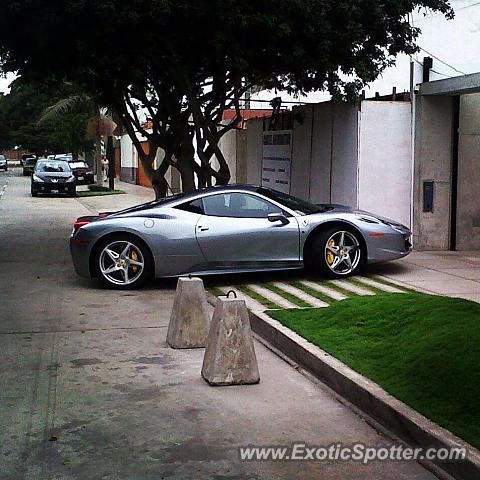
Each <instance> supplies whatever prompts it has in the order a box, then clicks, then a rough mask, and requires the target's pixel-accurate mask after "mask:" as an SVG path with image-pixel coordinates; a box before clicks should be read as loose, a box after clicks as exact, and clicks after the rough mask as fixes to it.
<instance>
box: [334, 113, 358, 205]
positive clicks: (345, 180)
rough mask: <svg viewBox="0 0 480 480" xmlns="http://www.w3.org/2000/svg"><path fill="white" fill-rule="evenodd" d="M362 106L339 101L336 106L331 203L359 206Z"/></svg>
mask: <svg viewBox="0 0 480 480" xmlns="http://www.w3.org/2000/svg"><path fill="white" fill-rule="evenodd" d="M358 116H359V113H358V107H357V106H356V105H350V104H335V105H334V109H333V126H332V130H333V135H332V172H331V192H332V194H331V200H330V201H331V203H339V204H343V205H347V206H349V207H356V206H357V204H358V200H357V164H358Z"/></svg>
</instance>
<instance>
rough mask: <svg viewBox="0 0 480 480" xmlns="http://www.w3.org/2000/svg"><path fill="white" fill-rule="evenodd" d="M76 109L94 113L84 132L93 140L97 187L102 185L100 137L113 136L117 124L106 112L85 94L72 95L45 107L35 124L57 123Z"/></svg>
mask: <svg viewBox="0 0 480 480" xmlns="http://www.w3.org/2000/svg"><path fill="white" fill-rule="evenodd" d="M78 109H82V110H84V111H85V110H86V111H94V112H95V115H94V116H92V117H91V118H89V119H88V120H87V122H86V125H85V132H86V136H87V138H91V139H93V140H95V161H94V162H95V173H96V177H97V185H103V172H102V163H101V146H102V137H103V136H111V135H113V131H114V130H115V128H116V126H117V124H116V123H115V122H114V121H113V120H112V118H111V117H110V116H109V115H108V112H107V111H106V110H105V113H107V114H104V113H102V108H101V107H100V106H99V105H98V104H96V103H95V102H94V101H93V99H92V98H91V97H90V96H88V95H86V94H73V95H70V96H69V97H66V98H62V99H60V100H59V101H58V102H57V103H55V104H54V105H51V106H49V107H47V108H46V109H45V110H44V112H43V114H42V116H41V117H40V119H39V120H38V122H37V123H38V124H39V125H42V124H45V123H49V122H52V121H58V120H59V119H61V117H62V116H63V115H66V114H67V113H70V112H72V111H75V110H78Z"/></svg>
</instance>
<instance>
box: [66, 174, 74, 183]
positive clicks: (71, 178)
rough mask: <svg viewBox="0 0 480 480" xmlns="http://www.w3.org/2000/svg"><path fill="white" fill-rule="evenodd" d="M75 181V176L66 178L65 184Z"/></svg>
mask: <svg viewBox="0 0 480 480" xmlns="http://www.w3.org/2000/svg"><path fill="white" fill-rule="evenodd" d="M74 181H75V175H72V176H71V177H69V178H67V182H74Z"/></svg>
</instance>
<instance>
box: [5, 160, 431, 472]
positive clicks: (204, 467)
mask: <svg viewBox="0 0 480 480" xmlns="http://www.w3.org/2000/svg"><path fill="white" fill-rule="evenodd" d="M7 181H8V184H7ZM5 185H6V187H5ZM122 188H123V187H122ZM0 192H4V193H3V195H2V196H1V197H0V258H1V268H0V292H1V293H0V296H1V297H0V298H1V307H0V352H1V357H0V379H1V380H0V385H1V386H2V389H1V392H0V404H1V406H0V458H1V460H0V478H1V479H2V480H17V479H29V480H30V479H31V480H46V479H79V478H83V479H112V480H117V479H135V480H140V479H141V480H143V479H152V480H153V479H155V480H158V479H161V478H176V479H191V478H212V479H217V480H220V479H237V480H240V479H285V480H287V479H289V480H290V479H295V478H302V479H303V478H322V479H342V480H346V479H355V480H359V479H374V478H375V479H382V480H386V479H395V480H398V479H408V480H413V479H433V478H436V477H434V476H433V475H432V474H431V473H429V472H428V471H426V470H425V469H424V468H423V467H421V466H420V465H419V464H417V463H415V462H394V463H391V462H373V463H370V464H368V465H362V464H361V463H355V462H351V461H349V462H319V461H316V462H315V461H304V462H293V461H292V462H286V461H283V462H272V461H263V462H241V461H240V460H239V458H238V448H239V447H240V446H245V445H248V444H255V445H291V443H292V442H294V441H301V442H305V443H306V444H309V445H322V446H328V445H330V444H332V443H343V444H354V443H357V442H362V443H364V444H366V445H371V446H374V445H378V444H382V445H389V444H391V443H392V440H391V439H389V438H387V437H386V436H383V435H382V434H380V433H379V432H378V431H377V430H375V429H374V428H373V427H371V426H370V425H369V424H368V423H367V422H366V421H365V420H364V419H362V418H361V417H360V416H358V415H357V414H356V413H354V411H353V410H351V409H350V408H349V407H348V405H344V404H343V403H341V402H340V401H339V400H338V399H337V398H336V397H335V396H333V394H332V393H331V392H330V390H328V389H327V388H326V387H324V386H323V385H322V384H320V383H318V382H314V381H313V380H311V379H310V378H309V377H307V376H304V375H303V374H302V373H301V372H299V371H298V370H296V369H295V368H293V367H292V366H290V365H289V364H287V363H286V362H285V361H284V360H282V359H281V358H280V357H278V356H276V355H275V354H274V353H273V352H271V351H270V350H268V349H267V348H266V347H265V346H263V345H262V344H260V343H258V342H256V345H255V346H256V351H257V357H258V363H259V369H260V375H261V382H260V384H259V385H253V386H243V387H225V388H222V387H217V388H213V387H210V386H208V385H207V384H206V383H205V382H204V380H203V379H202V378H201V376H200V369H201V363H202V358H203V350H202V349H198V350H173V349H170V348H168V347H167V345H166V343H165V336H166V327H167V326H168V321H169V316H170V311H171V307H172V304H173V294H174V288H175V281H158V280H157V281H155V282H153V283H152V284H150V285H148V286H147V287H146V288H144V289H142V290H139V291H133V292H122V291H110V290H102V289H100V288H98V285H96V284H95V283H93V282H90V281H88V280H85V279H81V278H80V277H78V276H77V275H76V274H75V272H74V271H73V267H72V265H71V260H70V255H69V251H68V237H69V234H70V231H71V228H72V223H73V221H74V219H75V218H76V217H78V216H80V215H88V214H91V213H92V212H94V211H103V210H105V209H107V210H112V209H118V208H121V207H126V206H127V205H132V204H136V203H141V202H142V201H147V200H150V199H151V198H149V196H151V195H152V194H151V192H150V191H148V192H147V193H145V189H143V190H140V189H138V190H137V189H135V188H133V187H132V188H131V190H130V191H129V193H127V194H126V195H118V196H109V197H91V198H88V199H81V200H79V199H75V198H63V197H62V198H56V197H39V198H32V197H31V196H30V193H29V178H27V177H22V176H21V172H20V170H19V169H16V170H15V171H14V172H11V171H9V172H7V173H5V174H4V173H3V172H2V173H0ZM87 200H88V201H87Z"/></svg>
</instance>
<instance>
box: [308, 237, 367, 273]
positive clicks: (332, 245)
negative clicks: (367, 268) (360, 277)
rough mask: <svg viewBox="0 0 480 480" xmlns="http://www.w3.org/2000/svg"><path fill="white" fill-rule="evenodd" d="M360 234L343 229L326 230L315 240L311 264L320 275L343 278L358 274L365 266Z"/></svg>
mask: <svg viewBox="0 0 480 480" xmlns="http://www.w3.org/2000/svg"><path fill="white" fill-rule="evenodd" d="M364 261H365V258H364V252H363V249H362V244H361V240H360V238H359V234H358V233H356V232H353V231H351V230H348V229H346V228H343V227H334V228H329V229H326V230H325V231H323V232H321V233H319V234H318V235H317V237H316V238H315V239H314V240H313V243H312V251H311V264H312V266H313V267H314V270H315V271H317V272H318V273H320V274H322V275H325V276H327V277H330V278H342V277H347V276H348V275H352V274H354V273H355V272H357V271H358V270H359V269H360V268H361V267H362V266H363V264H364Z"/></svg>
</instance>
